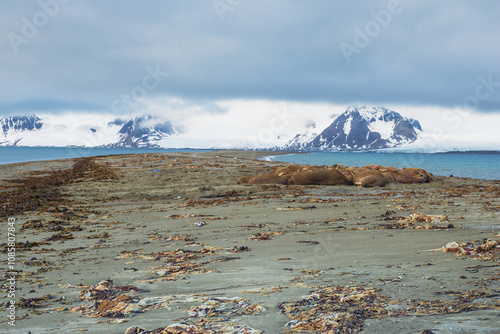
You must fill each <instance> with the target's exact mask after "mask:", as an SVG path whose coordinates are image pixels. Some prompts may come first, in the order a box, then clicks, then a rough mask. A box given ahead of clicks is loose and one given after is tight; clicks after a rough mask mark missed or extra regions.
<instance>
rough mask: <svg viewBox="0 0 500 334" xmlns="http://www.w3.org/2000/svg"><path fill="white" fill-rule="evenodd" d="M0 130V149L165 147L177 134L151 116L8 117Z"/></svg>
mask: <svg viewBox="0 0 500 334" xmlns="http://www.w3.org/2000/svg"><path fill="white" fill-rule="evenodd" d="M0 127H1V129H2V132H1V133H0V146H62V147H64V146H80V147H132V148H137V147H142V148H148V147H151V148H152V147H168V144H167V143H168V137H170V136H172V135H176V134H178V133H179V131H178V130H176V129H175V128H174V127H173V126H172V124H171V123H170V122H168V121H164V120H160V119H159V118H157V117H156V116H152V115H142V116H137V117H135V118H133V119H119V118H116V119H110V118H107V119H106V117H101V116H94V115H92V116H88V115H79V116H76V115H69V116H68V115H47V116H45V117H38V116H36V115H30V116H7V117H3V118H1V119H0Z"/></svg>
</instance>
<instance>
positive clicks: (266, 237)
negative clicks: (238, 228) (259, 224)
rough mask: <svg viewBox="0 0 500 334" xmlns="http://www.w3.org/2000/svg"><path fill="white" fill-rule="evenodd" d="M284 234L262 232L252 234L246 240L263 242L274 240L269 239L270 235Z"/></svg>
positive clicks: (280, 233)
mask: <svg viewBox="0 0 500 334" xmlns="http://www.w3.org/2000/svg"><path fill="white" fill-rule="evenodd" d="M283 234H285V232H262V233H255V234H253V235H252V236H251V237H250V238H248V240H260V241H265V240H271V239H274V238H271V236H272V235H283Z"/></svg>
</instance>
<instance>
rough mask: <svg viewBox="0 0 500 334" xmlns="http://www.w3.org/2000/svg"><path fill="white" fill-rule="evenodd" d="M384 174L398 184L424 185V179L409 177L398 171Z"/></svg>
mask: <svg viewBox="0 0 500 334" xmlns="http://www.w3.org/2000/svg"><path fill="white" fill-rule="evenodd" d="M384 173H387V174H390V175H391V176H392V177H393V178H394V180H396V181H397V182H398V183H424V182H425V181H423V180H422V179H418V178H414V177H411V176H408V175H406V174H404V173H401V171H400V170H398V171H390V170H388V171H386V172H384Z"/></svg>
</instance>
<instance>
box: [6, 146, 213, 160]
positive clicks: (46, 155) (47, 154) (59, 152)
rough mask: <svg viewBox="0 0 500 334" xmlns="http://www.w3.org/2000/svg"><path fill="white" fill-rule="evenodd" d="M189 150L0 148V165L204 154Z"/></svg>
mask: <svg viewBox="0 0 500 334" xmlns="http://www.w3.org/2000/svg"><path fill="white" fill-rule="evenodd" d="M206 151H208V150H196V149H189V148H180V149H162V148H159V149H147V148H66V147H22V146H16V147H4V146H0V165H5V164H12V163H16V162H26V161H41V160H54V159H68V158H82V157H95V156H100V155H114V154H132V153H164V152H206Z"/></svg>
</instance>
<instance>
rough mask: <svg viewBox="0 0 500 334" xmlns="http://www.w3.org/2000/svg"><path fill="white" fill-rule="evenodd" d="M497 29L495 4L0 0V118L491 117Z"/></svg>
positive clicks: (496, 84) (499, 103)
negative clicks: (249, 112)
mask: <svg viewBox="0 0 500 334" xmlns="http://www.w3.org/2000/svg"><path fill="white" fill-rule="evenodd" d="M499 18H500V2H499V1H497V0H490V1H488V0H483V1H465V0H464V1H457V0H448V1H446V0H441V1H430V0H429V1H425V0H421V1H404V0H401V1H397V0H396V1H332V0H309V1H299V0H216V1H212V0H203V1H202V0H198V1H196V0H193V1H186V0H177V1H174V0H170V1H165V0H162V1H153V0H149V1H128V0H119V1H118V0H115V1H113V0H110V1H92V0H88V1H78V0H73V1H71V0H40V1H22V0H2V1H0V36H1V39H2V42H1V43H0V115H12V114H25V113H28V112H29V113H37V112H44V113H47V112H49V113H52V112H61V111H68V110H70V111H79V110H81V111H85V112H100V113H103V112H107V113H109V112H111V113H116V114H120V113H125V112H126V111H140V110H137V109H138V108H140V105H141V104H139V103H138V102H139V101H142V102H144V101H145V100H151V101H153V100H154V101H162V99H163V100H164V99H168V98H174V99H177V100H176V101H182V103H181V105H182V106H188V107H189V108H191V111H192V109H193V108H194V109H196V108H195V107H193V106H199V107H200V106H201V107H200V108H202V109H204V111H205V112H207V111H208V112H213V113H223V112H224V110H223V108H221V107H220V103H218V101H232V100H268V101H289V102H299V103H306V104H308V103H327V104H332V105H335V106H344V105H345V106H347V105H349V104H365V105H380V106H387V105H399V106H407V107H408V108H415V107H417V108H426V107H439V108H456V107H457V106H463V105H465V106H466V107H471V108H473V109H474V110H475V111H476V112H479V113H494V114H496V113H499V112H500V61H499V60H500V20H499ZM307 112H310V110H308V111H307Z"/></svg>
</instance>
